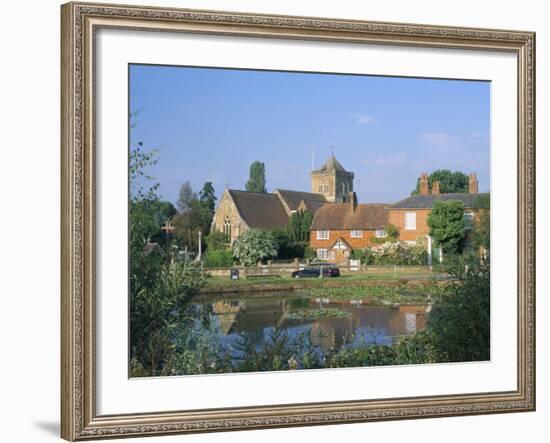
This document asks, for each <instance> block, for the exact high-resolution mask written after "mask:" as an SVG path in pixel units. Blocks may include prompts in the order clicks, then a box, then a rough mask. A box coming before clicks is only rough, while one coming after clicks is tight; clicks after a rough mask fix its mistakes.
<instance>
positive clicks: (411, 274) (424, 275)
mask: <svg viewBox="0 0 550 443" xmlns="http://www.w3.org/2000/svg"><path fill="white" fill-rule="evenodd" d="M440 275H441V274H439V273H437V272H431V271H429V270H428V269H426V270H419V269H397V271H395V272H394V271H393V269H388V270H380V271H379V270H376V271H372V272H367V273H357V274H343V275H341V276H340V277H332V278H331V277H324V278H302V279H295V278H292V277H290V276H288V277H249V278H239V279H238V280H231V279H230V278H229V277H228V276H224V277H209V278H208V281H207V285H206V287H207V288H217V287H219V288H222V287H223V288H225V289H226V288H227V287H228V286H230V287H232V288H235V290H238V288H241V287H246V286H252V285H281V286H284V285H289V284H298V283H300V284H306V285H307V286H308V287H317V286H323V285H324V284H325V283H327V281H330V282H331V284H338V286H346V283H348V282H349V283H351V284H353V282H358V281H368V280H399V279H413V280H414V279H419V280H425V279H435V278H437V277H438V276H440ZM306 282H307V283H306Z"/></svg>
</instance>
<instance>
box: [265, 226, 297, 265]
mask: <svg viewBox="0 0 550 443" xmlns="http://www.w3.org/2000/svg"><path fill="white" fill-rule="evenodd" d="M271 234H272V235H273V239H274V240H275V243H277V258H278V259H280V260H288V259H292V258H302V257H303V256H304V249H305V244H304V243H303V242H296V241H294V240H292V239H291V237H290V235H289V233H288V232H287V231H286V230H284V229H275V230H273V231H271Z"/></svg>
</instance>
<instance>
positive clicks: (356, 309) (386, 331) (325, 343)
mask: <svg viewBox="0 0 550 443" xmlns="http://www.w3.org/2000/svg"><path fill="white" fill-rule="evenodd" d="M322 306H324V307H335V305H334V304H326V303H323V304H322ZM322 306H320V305H319V304H318V302H316V301H315V300H313V299H299V298H290V297H287V298H258V299H245V300H233V301H225V300H223V301H217V302H215V303H213V304H212V307H213V312H214V314H215V315H216V316H217V318H218V320H219V325H220V332H221V333H222V334H223V335H225V336H228V335H231V334H238V333H257V334H258V335H257V336H256V337H255V340H254V341H256V342H258V343H259V342H261V341H262V340H263V339H264V331H265V330H266V329H269V328H276V327H278V328H283V329H286V330H289V331H292V330H299V331H307V330H308V329H309V333H310V338H311V342H312V344H313V345H316V346H320V347H322V348H324V349H339V348H340V347H341V346H343V345H346V344H349V343H351V342H353V341H354V340H355V339H361V338H364V339H365V340H367V342H369V343H379V344H382V343H388V341H391V338H392V337H395V336H400V335H408V334H412V333H414V332H416V331H417V330H422V329H424V328H425V327H426V317H427V314H426V313H427V307H426V306H422V305H419V306H412V305H410V306H398V307H388V306H372V305H361V304H351V303H338V305H337V307H338V309H341V310H344V311H347V312H349V313H350V315H349V317H345V318H332V319H318V320H292V319H289V318H288V314H289V313H290V312H292V311H294V310H296V309H303V308H306V309H321V308H322ZM304 328H305V329H304ZM252 335H254V334H252Z"/></svg>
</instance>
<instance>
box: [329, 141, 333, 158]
mask: <svg viewBox="0 0 550 443" xmlns="http://www.w3.org/2000/svg"><path fill="white" fill-rule="evenodd" d="M330 152H331V153H332V156H333V157H334V143H331V144H330Z"/></svg>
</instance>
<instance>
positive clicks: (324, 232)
mask: <svg viewBox="0 0 550 443" xmlns="http://www.w3.org/2000/svg"><path fill="white" fill-rule="evenodd" d="M328 239H329V230H328V229H320V230H318V231H317V240H328Z"/></svg>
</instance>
